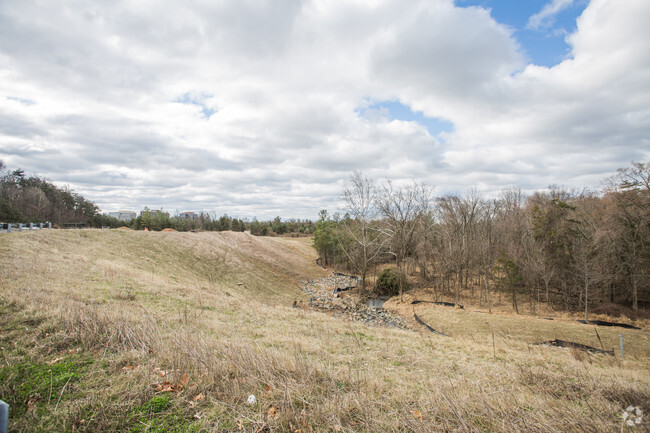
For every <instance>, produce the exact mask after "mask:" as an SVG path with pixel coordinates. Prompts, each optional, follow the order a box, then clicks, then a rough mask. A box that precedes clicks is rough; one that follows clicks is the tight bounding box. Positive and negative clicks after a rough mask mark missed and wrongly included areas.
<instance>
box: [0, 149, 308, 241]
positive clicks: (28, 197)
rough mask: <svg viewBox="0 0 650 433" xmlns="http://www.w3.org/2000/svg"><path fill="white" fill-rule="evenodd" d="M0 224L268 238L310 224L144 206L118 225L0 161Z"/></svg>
mask: <svg viewBox="0 0 650 433" xmlns="http://www.w3.org/2000/svg"><path fill="white" fill-rule="evenodd" d="M0 222H4V223H28V222H32V223H38V222H51V223H53V224H54V225H55V226H58V227H66V226H75V227H79V226H85V227H95V228H101V227H111V228H117V227H129V228H132V229H134V230H144V228H145V227H147V229H149V230H163V229H165V228H172V229H174V230H177V231H241V232H243V231H250V232H251V234H253V235H256V236H271V235H289V236H299V235H310V234H312V233H313V232H314V230H315V224H314V223H313V222H312V221H310V220H299V219H289V220H286V221H283V220H282V219H281V218H280V217H279V216H278V217H276V218H274V219H273V220H271V221H258V220H257V219H255V218H254V219H253V220H252V221H248V220H242V219H239V218H234V217H230V216H228V215H227V214H224V215H222V216H217V215H215V214H212V215H211V214H209V213H206V212H201V213H199V214H198V215H196V218H193V219H191V218H183V217H181V216H179V215H174V216H170V214H169V212H165V211H164V210H162V209H160V210H152V209H148V208H145V209H144V210H143V211H142V212H141V213H140V215H138V216H137V217H136V218H135V219H133V220H131V221H121V220H119V219H117V218H113V217H111V216H109V215H104V214H101V213H100V210H99V208H98V207H97V205H95V204H94V203H93V202H91V201H89V200H87V199H86V198H84V197H83V196H82V195H81V194H78V193H76V192H75V191H73V190H72V189H70V188H69V187H58V186H56V185H54V184H52V183H51V182H49V181H47V180H46V179H43V178H40V177H38V176H35V175H32V176H27V175H26V174H25V172H24V170H21V169H16V170H13V171H12V170H9V169H8V168H7V167H6V165H5V164H4V162H3V161H1V160H0Z"/></svg>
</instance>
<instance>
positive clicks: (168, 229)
mask: <svg viewBox="0 0 650 433" xmlns="http://www.w3.org/2000/svg"><path fill="white" fill-rule="evenodd" d="M162 231H164V232H175V231H176V230H174V229H170V228H166V229H162Z"/></svg>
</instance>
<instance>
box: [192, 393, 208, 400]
mask: <svg viewBox="0 0 650 433" xmlns="http://www.w3.org/2000/svg"><path fill="white" fill-rule="evenodd" d="M204 398H205V396H204V395H203V393H200V394H198V395H196V396H194V398H193V399H192V401H201V400H203V399H204Z"/></svg>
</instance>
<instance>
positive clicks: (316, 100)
mask: <svg viewBox="0 0 650 433" xmlns="http://www.w3.org/2000/svg"><path fill="white" fill-rule="evenodd" d="M649 22H650V1H648V0H591V1H587V0H582V1H581V0H528V1H510V0H508V1H506V0H456V1H451V0H423V1H417V0H413V1H405V0H348V1H344V0H339V1H337V0H303V1H298V0H268V1H263V0H246V1H244V0H231V1H212V0H196V1H183V2H180V1H173V2H172V1H148V0H138V1H131V0H128V1H110V2H103V1H100V2H98V1H84V0H75V1H32V0H20V1H13V0H0V159H1V160H3V161H4V162H5V164H6V165H7V166H8V167H9V168H10V169H15V168H22V169H24V170H25V171H26V172H27V173H28V174H38V175H40V176H42V177H46V178H47V179H49V180H50V181H52V182H54V183H55V184H57V185H66V184H67V185H70V187H72V188H73V189H74V190H75V191H77V192H79V193H81V194H82V195H84V196H85V197H86V198H88V199H89V200H92V201H94V202H95V203H96V204H97V205H98V206H99V207H100V208H101V209H102V210H103V211H114V210H121V209H124V210H140V209H142V208H143V207H144V206H149V207H150V208H160V207H163V208H164V209H165V210H168V211H170V212H172V213H174V212H175V211H176V210H179V211H185V210H195V211H197V210H206V211H216V212H217V214H223V213H226V212H227V213H228V214H230V215H233V216H239V217H242V218H244V217H249V218H252V217H254V216H256V217H258V218H259V219H267V218H272V217H274V216H276V215H279V216H281V217H283V218H311V219H316V218H317V214H318V211H319V210H320V209H329V210H330V211H335V210H336V209H337V197H338V196H339V195H340V194H341V188H342V183H343V181H344V180H346V179H347V178H348V177H349V175H350V173H351V172H352V171H353V170H355V169H359V170H361V171H362V172H363V173H364V174H366V175H368V176H370V177H373V178H377V179H380V178H385V177H389V178H391V179H393V180H395V181H397V182H399V181H407V180H411V179H417V180H421V181H425V182H427V183H429V184H430V185H433V186H435V191H436V193H437V194H439V195H442V194H445V193H450V192H463V191H465V190H467V189H468V188H470V187H476V188H478V189H479V190H481V191H485V193H486V194H495V192H497V191H498V190H500V189H502V188H504V187H508V186H515V187H519V188H522V189H523V190H525V191H528V192H529V191H533V190H536V189H543V188H545V187H547V186H548V185H550V184H561V185H567V186H576V187H590V188H594V189H596V188H599V187H600V186H601V181H602V180H603V178H605V177H607V176H610V175H612V174H613V173H614V172H615V171H616V169H617V168H620V167H627V166H629V165H630V161H632V160H634V161H646V160H648V158H650V25H648V23H649Z"/></svg>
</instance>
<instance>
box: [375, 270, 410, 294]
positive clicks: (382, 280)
mask: <svg viewBox="0 0 650 433" xmlns="http://www.w3.org/2000/svg"><path fill="white" fill-rule="evenodd" d="M400 281H401V282H402V289H403V290H406V289H408V283H407V282H406V275H405V274H404V272H400V270H399V269H397V268H387V269H384V270H383V271H381V272H380V273H379V275H378V276H377V290H378V291H379V292H380V293H381V294H383V295H389V296H395V295H398V294H399V286H400Z"/></svg>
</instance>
